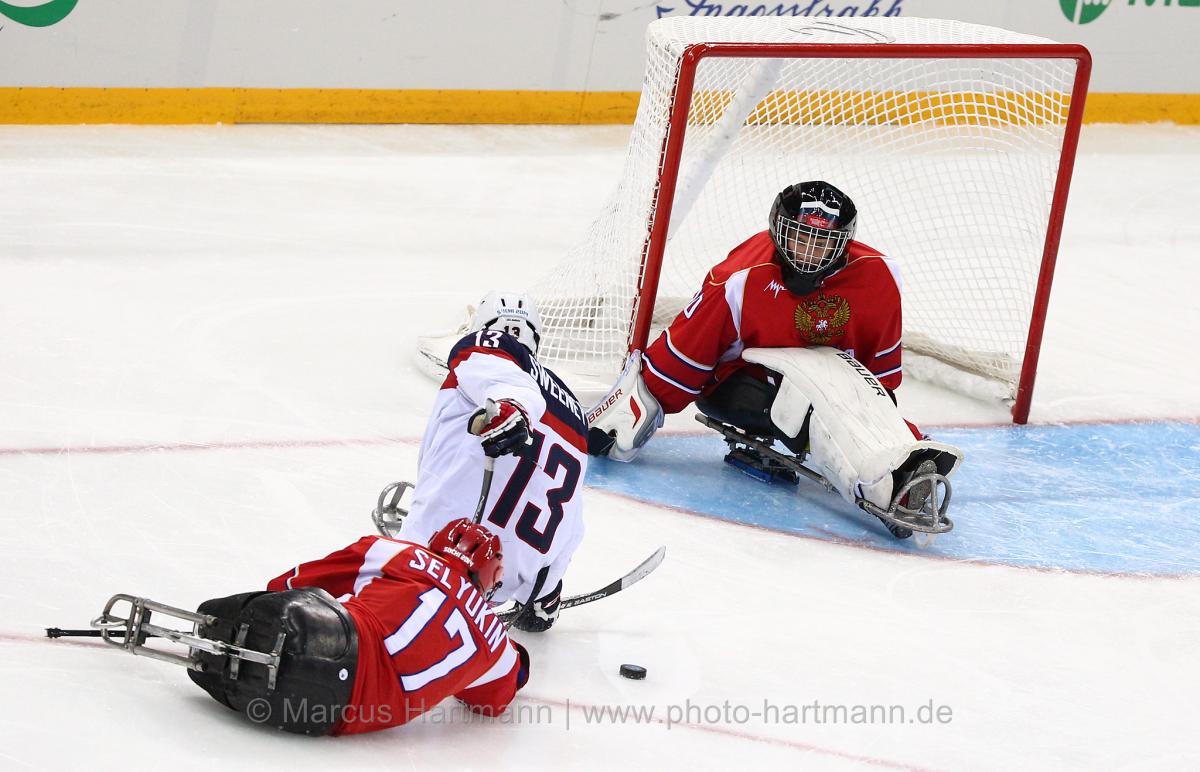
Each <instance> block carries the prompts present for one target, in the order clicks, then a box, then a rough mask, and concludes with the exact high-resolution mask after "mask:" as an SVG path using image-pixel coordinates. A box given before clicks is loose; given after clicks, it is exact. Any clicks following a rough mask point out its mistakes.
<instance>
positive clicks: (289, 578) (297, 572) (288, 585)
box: [284, 566, 300, 590]
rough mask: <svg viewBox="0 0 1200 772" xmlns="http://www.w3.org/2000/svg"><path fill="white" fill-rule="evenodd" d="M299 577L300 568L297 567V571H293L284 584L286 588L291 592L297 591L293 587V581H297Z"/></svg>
mask: <svg viewBox="0 0 1200 772" xmlns="http://www.w3.org/2000/svg"><path fill="white" fill-rule="evenodd" d="M299 575H300V566H296V570H295V571H292V575H291V576H289V577H288V578H287V581H286V582H284V586H285V587H287V588H288V589H289V590H294V589H296V588H295V587H293V586H292V580H293V579H295V578H296V577H297V576H299Z"/></svg>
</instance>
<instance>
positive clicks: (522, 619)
mask: <svg viewBox="0 0 1200 772" xmlns="http://www.w3.org/2000/svg"><path fill="white" fill-rule="evenodd" d="M561 607H562V580H561V579H560V580H559V582H558V586H556V587H555V588H554V589H553V590H551V591H550V592H549V593H547V594H546V595H543V596H542V597H540V598H538V599H537V600H535V601H533V607H532V608H529V609H521V610H520V611H519V612H518V613H517V616H516V617H515V618H514V619H513V623H512V626H513V627H515V628H517V629H518V630H524V631H525V632H527V633H544V632H546V631H547V630H549V629H550V628H551V626H553V625H554V621H555V620H556V619H558V612H559V611H560V610H561Z"/></svg>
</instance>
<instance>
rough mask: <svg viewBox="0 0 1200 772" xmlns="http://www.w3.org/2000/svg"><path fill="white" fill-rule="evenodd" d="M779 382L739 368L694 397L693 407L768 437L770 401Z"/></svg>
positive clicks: (770, 431)
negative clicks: (770, 380)
mask: <svg viewBox="0 0 1200 772" xmlns="http://www.w3.org/2000/svg"><path fill="white" fill-rule="evenodd" d="M778 392H779V386H777V385H775V386H773V385H771V384H769V383H767V382H766V381H763V380H760V379H758V378H755V377H754V376H753V375H751V374H750V373H748V372H746V371H745V370H738V371H737V372H735V373H733V374H732V375H730V376H729V377H728V378H726V379H725V380H723V381H721V383H720V384H718V385H717V388H715V389H713V390H712V392H711V393H710V394H707V395H705V396H703V397H701V398H700V399H698V400H696V408H697V409H699V410H700V412H701V413H704V414H705V415H706V416H708V417H709V418H712V419H715V420H717V421H720V422H721V423H726V424H731V425H733V426H736V427H737V428H739V429H741V430H742V431H744V432H746V433H747V434H753V435H756V436H758V437H771V436H774V434H775V425H774V424H773V423H772V422H771V403H772V402H774V401H775V395H776V394H777V393H778Z"/></svg>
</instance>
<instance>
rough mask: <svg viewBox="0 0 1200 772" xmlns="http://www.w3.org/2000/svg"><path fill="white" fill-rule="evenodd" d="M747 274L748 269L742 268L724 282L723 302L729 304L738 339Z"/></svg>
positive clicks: (740, 334)
mask: <svg viewBox="0 0 1200 772" xmlns="http://www.w3.org/2000/svg"><path fill="white" fill-rule="evenodd" d="M749 275H750V269H749V268H743V269H742V270H740V271H738V272H736V273H735V274H733V276H730V277H729V280H728V281H726V282H725V304H726V305H728V306H729V315H730V316H731V317H733V329H734V330H736V331H737V336H738V338H739V339H740V338H741V337H742V297H743V296H744V295H745V294H746V277H747V276H749Z"/></svg>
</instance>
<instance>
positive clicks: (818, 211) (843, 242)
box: [770, 180, 858, 295]
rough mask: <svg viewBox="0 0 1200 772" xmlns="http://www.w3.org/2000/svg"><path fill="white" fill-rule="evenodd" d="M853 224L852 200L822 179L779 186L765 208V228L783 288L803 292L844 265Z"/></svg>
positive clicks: (851, 236)
mask: <svg viewBox="0 0 1200 772" xmlns="http://www.w3.org/2000/svg"><path fill="white" fill-rule="evenodd" d="M857 224H858V209H856V208H855V206H854V202H853V201H851V200H850V197H849V196H847V195H846V194H845V193H843V192H842V191H840V190H838V189H837V188H835V187H834V186H832V185H830V184H829V183H828V182H821V181H819V180H817V181H812V182H801V183H798V184H796V185H789V186H787V187H786V188H784V189H783V191H782V192H780V194H779V195H778V196H776V197H775V203H774V204H773V205H772V206H771V223H770V231H771V239H772V241H774V242H775V251H776V254H778V256H779V260H780V264H781V265H782V267H783V283H784V284H785V285H786V286H787V288H788V289H789V290H791V291H792V292H795V293H796V294H798V295H807V294H808V293H810V292H812V291H813V290H815V289H817V287H820V286H821V284H822V283H823V282H824V281H825V279H826V278H828V277H829V276H830V275H832V274H833V273H835V272H836V271H838V270H840V269H841V268H842V267H844V266H845V265H846V248H847V247H848V246H849V244H850V240H851V239H853V238H854V229H855V226H856V225H857Z"/></svg>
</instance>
